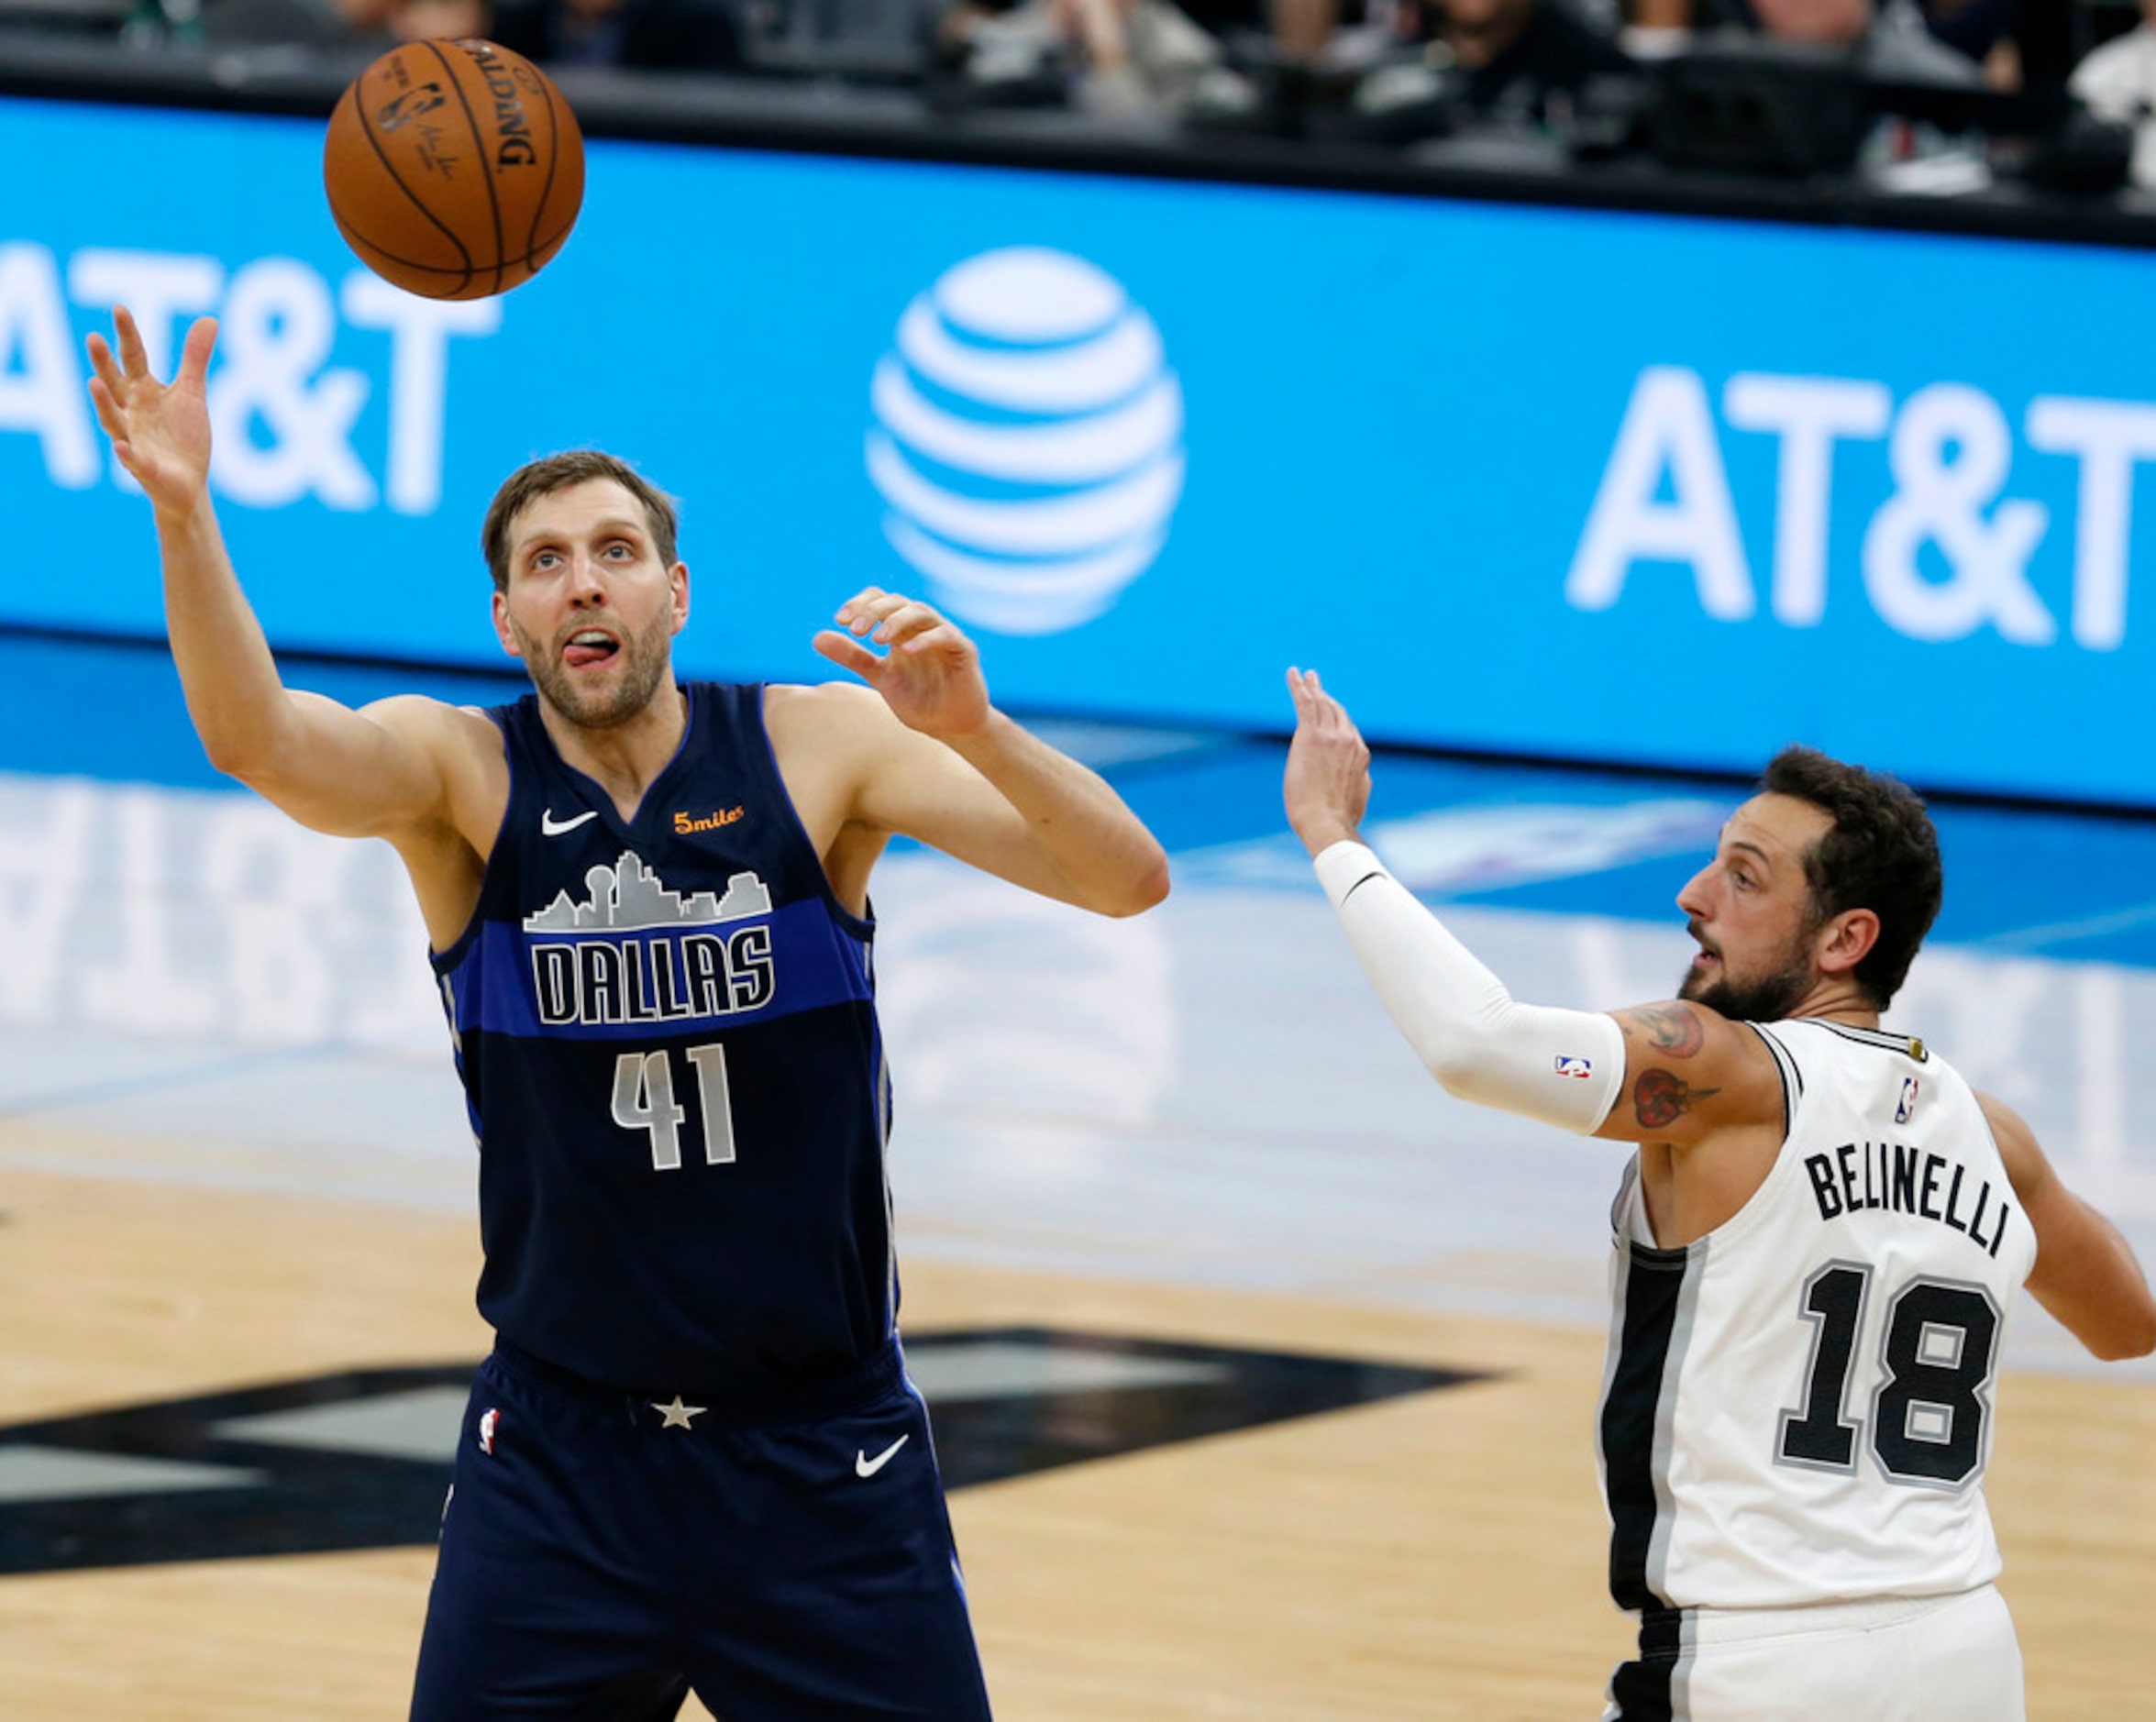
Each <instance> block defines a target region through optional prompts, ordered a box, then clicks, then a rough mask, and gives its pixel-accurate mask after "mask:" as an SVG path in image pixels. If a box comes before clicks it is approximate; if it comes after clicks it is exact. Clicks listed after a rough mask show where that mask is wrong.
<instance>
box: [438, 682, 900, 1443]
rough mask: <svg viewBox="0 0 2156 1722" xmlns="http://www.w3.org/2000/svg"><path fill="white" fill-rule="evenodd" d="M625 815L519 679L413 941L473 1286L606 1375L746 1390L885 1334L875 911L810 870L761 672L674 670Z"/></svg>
mask: <svg viewBox="0 0 2156 1722" xmlns="http://www.w3.org/2000/svg"><path fill="white" fill-rule="evenodd" d="M685 692H686V694H687V698H688V707H689V711H688V729H687V733H686V734H684V735H683V737H682V741H681V747H680V752H679V753H678V754H677V755H676V756H675V757H674V758H673V760H672V761H671V762H670V763H669V765H668V767H667V768H666V769H665V770H664V771H663V772H661V773H660V774H659V776H658V778H656V779H655V780H654V781H653V783H652V784H651V787H650V789H648V791H647V793H646V795H645V797H644V801H643V805H642V806H641V807H640V808H639V809H638V810H637V813H636V819H635V820H634V821H631V822H624V821H623V819H622V818H621V816H620V814H619V813H618V812H617V811H616V810H615V808H614V801H613V800H612V798H610V797H609V796H608V795H607V793H606V791H605V790H604V789H602V788H601V787H600V786H599V785H598V784H597V783H596V782H594V781H593V780H592V779H591V778H587V777H585V776H584V775H583V774H582V773H581V772H580V771H577V770H575V769H573V768H572V767H569V766H568V765H565V764H564V763H563V762H562V759H561V756H559V754H558V753H557V752H556V751H555V748H554V745H553V743H552V741H551V739H550V738H549V737H548V736H547V732H546V728H545V726H544V724H543V723H541V721H540V716H539V707H538V701H537V698H536V695H530V694H527V695H526V696H525V698H524V699H522V700H521V701H517V702H516V703H515V704H514V705H510V706H503V707H500V708H497V709H496V710H494V711H493V712H492V713H491V714H490V715H492V718H493V719H494V721H495V723H498V724H499V725H500V726H501V729H502V734H503V739H504V741H505V743H506V745H507V749H508V757H509V786H510V787H509V808H508V811H507V812H506V814H505V815H504V816H503V822H502V830H501V833H500V834H499V835H498V836H497V837H496V838H495V840H494V851H493V854H492V856H490V857H489V859H488V862H487V868H486V878H485V881H484V883H483V884H482V885H481V889H480V900H479V908H478V910H477V911H476V912H475V913H474V914H473V916H472V920H471V924H470V926H469V927H467V928H466V929H465V932H464V934H463V936H462V937H461V938H459V940H458V942H457V944H455V945H454V946H453V947H452V948H451V949H450V950H448V952H446V953H444V954H442V955H438V956H437V957H436V958H435V959H434V965H435V970H436V973H437V976H438V977H440V980H441V984H442V988H443V992H444V996H445V999H446V1001H447V1003H448V1010H449V1015H450V1021H451V1024H452V1027H453V1029H454V1032H455V1034H456V1039H457V1062H458V1068H459V1073H460V1074H461V1076H463V1079H464V1087H465V1093H466V1095H467V1097H468V1098H469V1101H470V1109H471V1116H472V1128H473V1130H474V1132H475V1133H476V1134H477V1136H478V1138H479V1142H480V1224H481V1236H482V1239H483V1242H484V1243H485V1247H486V1265H485V1267H484V1269H483V1271H482V1272H481V1276H480V1286H479V1307H480V1312H481V1314H482V1315H484V1316H485V1317H486V1319H487V1320H488V1321H489V1322H491V1323H492V1325H493V1327H494V1329H495V1330H496V1331H497V1332H498V1333H499V1334H500V1335H501V1336H502V1337H503V1339H504V1340H506V1341H509V1342H511V1343H512V1344H513V1345H515V1346H519V1347H521V1348H523V1349H524V1350H525V1351H526V1352H531V1353H532V1354H533V1355H535V1356H536V1357H538V1358H540V1359H542V1360H544V1361H545V1362H547V1363H553V1364H555V1365H558V1366H559V1367H561V1368H564V1369H568V1370H570V1371H573V1372H575V1374H579V1375H580V1376H583V1377H584V1378H586V1379H588V1380H590V1381H593V1382H597V1383H603V1384H606V1385H614V1386H620V1387H624V1388H627V1389H644V1388H650V1389H653V1390H659V1389H669V1390H670V1389H673V1388H676V1387H680V1388H686V1389H693V1390H694V1391H695V1392H698V1393H702V1394H706V1395H709V1396H713V1398H722V1397H735V1396H738V1397H739V1398H741V1399H745V1400H753V1399H755V1398H757V1396H764V1395H783V1394H785V1393H786V1392H787V1391H788V1390H789V1389H792V1388H806V1387H811V1386H813V1384H814V1383H815V1382H816V1381H818V1380H819V1379H823V1378H826V1377H830V1376H832V1375H834V1374H839V1373H842V1372H844V1371H846V1370H848V1369H850V1368H852V1367H853V1366H854V1365H856V1364H857V1363H861V1362H862V1361H863V1360H864V1359H866V1358H868V1357H869V1356H871V1355H872V1354H873V1353H874V1352H877V1351H878V1349H879V1347H881V1346H882V1345H883V1344H884V1343H885V1342H886V1341H888V1339H889V1338H890V1334H891V1332H892V1329H893V1321H894V1319H895V1313H896V1312H895V1306H896V1300H897V1293H896V1277H895V1273H894V1270H893V1266H892V1263H891V1256H890V1217H889V1212H890V1210H889V1206H888V1201H887V1196H886V1189H885V1183H884V1165H883V1142H884V1135H885V1131H886V1127H887V1124H888V1120H889V1105H888V1099H889V1095H888V1089H887V1087H886V1078H885V1074H884V1068H883V1046H882V1040H881V1036H880V1034H879V1031H878V1027H877V1021H876V1011H875V999H874V991H875V987H874V971H873V966H872V964H871V961H870V940H871V937H872V935H873V932H874V928H873V925H872V923H870V922H866V921H863V920H861V919H859V918H858V917H857V916H855V915H853V914H851V913H849V912H848V911H846V909H845V908H843V907H842V906H841V905H840V904H839V902H838V901H837V900H836V899H835V897H834V896H833V895H832V891H831V886H830V882H829V880H828V878H826V876H825V874H824V867H823V863H822V860H821V858H820V857H819V856H818V855H817V854H816V852H815V850H814V848H813V845H812V844H811V843H810V842H809V838H808V833H806V832H805V831H804V830H803V829H802V824H801V821H800V819H799V817H798V816H797V815H796V813H795V811H794V808H793V803H792V801H791V799H790V798H789V797H788V795H787V793H786V789H785V787H784V785H783V784H782V783H781V782H780V780H779V768H778V765H777V762H776V761H775V760H774V758H773V757H772V754H771V748H770V743H769V740H768V736H767V735H766V734H765V730H764V722H763V690H762V689H761V687H758V686H746V687H744V686H734V685H730V684H721V683H712V682H699V683H694V684H691V685H690V686H689V687H688V688H687V689H686V690H685Z"/></svg>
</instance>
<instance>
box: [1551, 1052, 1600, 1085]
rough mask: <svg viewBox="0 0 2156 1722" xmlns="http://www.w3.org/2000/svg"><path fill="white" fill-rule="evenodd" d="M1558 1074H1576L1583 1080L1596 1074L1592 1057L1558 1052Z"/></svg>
mask: <svg viewBox="0 0 2156 1722" xmlns="http://www.w3.org/2000/svg"><path fill="white" fill-rule="evenodd" d="M1557 1074H1558V1075H1559V1076H1576V1077H1578V1078H1580V1079H1581V1080H1582V1081H1585V1080H1586V1079H1587V1077H1589V1076H1593V1075H1594V1074H1595V1065H1594V1061H1593V1060H1592V1059H1587V1058H1579V1057H1576V1056H1574V1055H1572V1054H1567V1053H1559V1054H1557Z"/></svg>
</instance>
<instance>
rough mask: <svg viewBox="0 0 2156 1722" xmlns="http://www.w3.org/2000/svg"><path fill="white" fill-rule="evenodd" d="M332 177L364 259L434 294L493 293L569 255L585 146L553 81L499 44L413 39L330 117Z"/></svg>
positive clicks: (352, 240) (326, 151)
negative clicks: (565, 251)
mask: <svg viewBox="0 0 2156 1722" xmlns="http://www.w3.org/2000/svg"><path fill="white" fill-rule="evenodd" d="M322 178H323V182H324V184H325V186H326V189H327V191H328V193H329V213H330V214H331V215H334V216H335V217H336V218H337V229H338V231H339V232H341V233H342V234H343V235H344V237H345V242H346V243H347V244H348V245H349V246H350V247H351V248H352V249H353V250H354V251H355V252H357V253H358V254H359V260H360V261H361V262H363V263H365V264H366V265H367V267H368V268H370V269H371V270H373V271H374V272H375V273H376V274H378V275H380V276H381V278H382V279H383V280H385V281H391V282H393V283H394V284H395V285H396V286H399V287H402V288H404V291H405V292H407V293H419V294H422V295H424V296H425V297H426V298H429V299H483V298H486V297H488V296H489V295H491V294H493V293H506V292H508V291H509V289H510V288H512V287H514V286H516V285H518V284H519V283H520V282H523V281H529V280H530V279H531V278H532V277H533V276H534V275H536V274H537V273H538V272H539V270H541V269H542V268H543V267H545V265H546V263H547V259H550V258H552V257H553V256H554V254H555V253H556V252H558V250H560V249H561V247H562V244H563V242H564V241H566V240H567V239H568V237H569V229H570V228H571V227H572V226H575V225H576V219H577V210H578V208H579V207H580V204H582V202H583V197H584V138H583V134H582V133H581V132H580V131H579V130H578V129H577V122H576V116H575V115H573V114H571V113H570V112H569V104H568V103H567V102H565V101H563V100H562V97H561V92H560V91H558V90H557V89H556V88H555V87H554V84H553V83H552V81H551V80H549V79H548V78H547V74H546V73H545V72H541V71H540V70H539V69H538V68H537V67H536V66H535V65H533V64H532V63H531V61H528V60H526V59H525V58H524V57H523V56H522V55H521V54H514V53H512V52H510V51H509V50H507V49H506V48H497V47H496V46H495V45H494V44H493V43H492V42H481V41H423V42H407V43H405V44H404V46H402V47H400V48H395V49H392V50H390V51H389V52H388V53H386V54H384V55H382V56H381V59H379V60H377V61H375V62H374V63H373V64H372V65H370V66H369V67H368V68H367V70H366V71H364V72H361V73H360V74H359V76H358V77H357V78H355V79H354V80H353V81H352V83H351V85H350V86H349V87H348V89H347V90H346V91H345V93H344V94H343V95H342V96H340V97H339V98H338V99H337V111H336V112H335V113H333V114H332V115H331V116H329V136H328V138H327V140H326V143H325V145H324V148H323V153H322Z"/></svg>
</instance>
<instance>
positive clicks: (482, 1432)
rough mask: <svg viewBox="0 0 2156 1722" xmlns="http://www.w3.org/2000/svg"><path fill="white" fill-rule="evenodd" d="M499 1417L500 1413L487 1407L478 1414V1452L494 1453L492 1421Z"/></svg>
mask: <svg viewBox="0 0 2156 1722" xmlns="http://www.w3.org/2000/svg"><path fill="white" fill-rule="evenodd" d="M501 1415H502V1414H501V1412H499V1411H497V1410H496V1409H495V1408H494V1407H492V1406H489V1407H487V1408H486V1409H485V1410H484V1411H482V1412H481V1414H480V1419H479V1450H480V1452H482V1453H491V1452H493V1451H494V1419H495V1418H499V1417H500V1416H501Z"/></svg>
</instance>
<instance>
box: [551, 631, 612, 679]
mask: <svg viewBox="0 0 2156 1722" xmlns="http://www.w3.org/2000/svg"><path fill="white" fill-rule="evenodd" d="M620 649H621V648H620V647H619V646H617V645H615V643H614V636H613V635H608V634H602V633H600V632H599V630H598V629H596V628H586V629H584V630H582V631H581V632H580V633H578V634H572V635H569V644H568V645H567V646H563V647H562V648H561V661H562V662H563V663H565V664H567V665H568V666H569V668H571V669H582V668H584V667H585V666H586V665H588V664H601V663H604V662H605V661H606V660H607V659H608V658H610V657H613V656H614V653H615V652H617V651H619V650H620Z"/></svg>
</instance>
